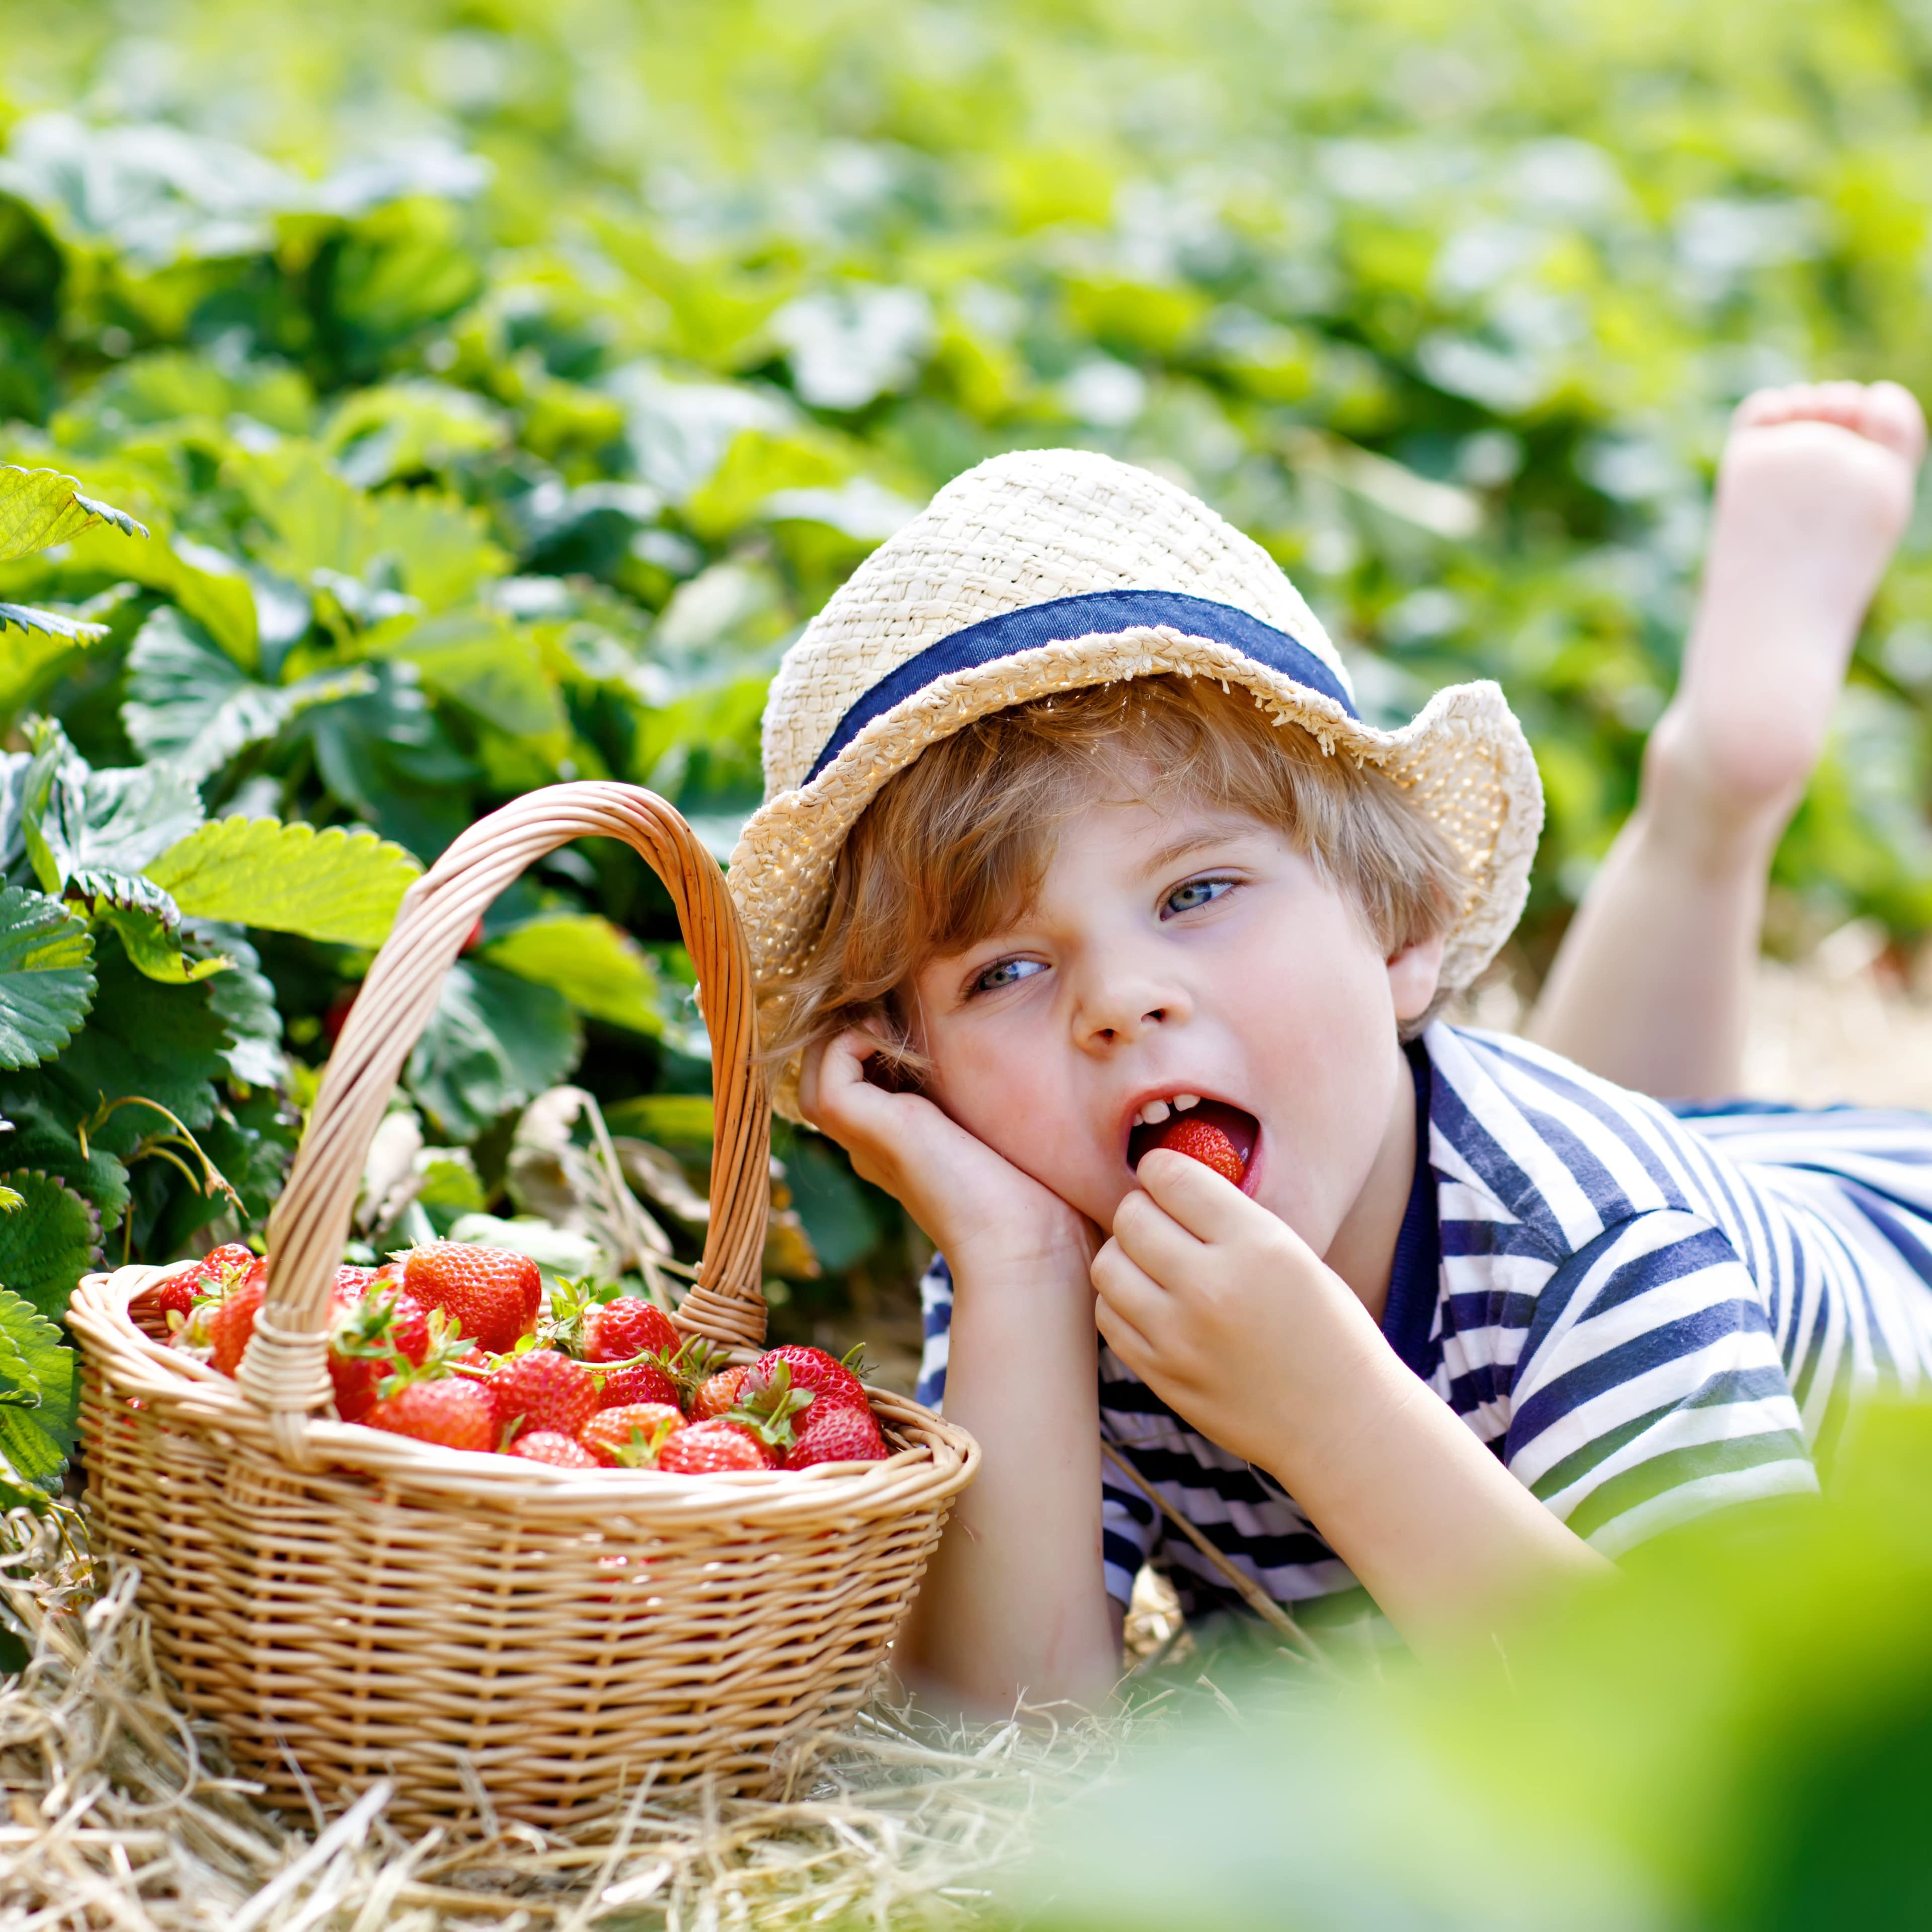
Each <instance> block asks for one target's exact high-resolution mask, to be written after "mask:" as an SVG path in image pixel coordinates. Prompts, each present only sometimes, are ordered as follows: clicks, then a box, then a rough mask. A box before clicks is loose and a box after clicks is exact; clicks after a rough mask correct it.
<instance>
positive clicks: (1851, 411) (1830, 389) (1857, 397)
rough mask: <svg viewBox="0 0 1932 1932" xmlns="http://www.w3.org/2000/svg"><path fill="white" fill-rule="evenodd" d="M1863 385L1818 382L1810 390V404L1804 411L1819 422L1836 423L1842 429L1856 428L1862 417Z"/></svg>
mask: <svg viewBox="0 0 1932 1932" xmlns="http://www.w3.org/2000/svg"><path fill="white" fill-rule="evenodd" d="M1864 413H1865V386H1864V383H1818V384H1817V385H1816V386H1814V389H1812V391H1811V407H1810V408H1809V409H1808V410H1806V411H1805V414H1806V415H1807V416H1814V417H1816V418H1817V419H1818V421H1819V422H1832V423H1836V424H1838V425H1839V427H1840V428H1843V429H1852V430H1855V429H1857V428H1858V427H1859V425H1861V423H1862V422H1863V421H1864Z"/></svg>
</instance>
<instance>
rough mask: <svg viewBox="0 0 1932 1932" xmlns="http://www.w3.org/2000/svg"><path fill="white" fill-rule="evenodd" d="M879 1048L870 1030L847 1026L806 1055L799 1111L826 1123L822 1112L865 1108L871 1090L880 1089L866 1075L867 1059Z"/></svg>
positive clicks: (845, 1113)
mask: <svg viewBox="0 0 1932 1932" xmlns="http://www.w3.org/2000/svg"><path fill="white" fill-rule="evenodd" d="M876 1051H877V1041H876V1040H874V1039H873V1037H872V1036H871V1034H868V1033H866V1032H865V1031H862V1030H861V1029H860V1028H857V1027H848V1028H846V1030H845V1031H844V1032H843V1033H841V1034H835V1035H834V1036H833V1037H832V1038H831V1039H830V1040H827V1041H826V1042H825V1043H824V1044H823V1046H820V1047H816V1048H814V1049H813V1050H812V1052H811V1054H810V1055H808V1056H807V1058H806V1060H805V1078H804V1079H801V1080H800V1081H799V1112H801V1113H802V1114H803V1115H805V1118H806V1119H807V1120H808V1121H811V1124H812V1125H813V1126H814V1127H822V1126H823V1125H825V1122H824V1121H822V1120H820V1119H819V1118H817V1116H818V1115H820V1114H828V1115H838V1116H841V1117H847V1116H850V1115H851V1114H852V1112H853V1109H854V1108H855V1107H856V1108H859V1109H863V1107H864V1106H865V1100H866V1097H867V1096H868V1094H877V1093H878V1092H879V1091H880V1090H879V1089H878V1088H875V1087H874V1086H873V1085H871V1082H869V1081H868V1080H867V1079H866V1078H865V1062H866V1060H867V1059H868V1057H869V1056H870V1055H871V1054H872V1053H874V1052H876ZM808 1083H809V1085H808ZM882 1097H883V1096H882Z"/></svg>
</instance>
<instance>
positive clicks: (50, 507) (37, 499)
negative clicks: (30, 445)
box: [0, 464, 148, 563]
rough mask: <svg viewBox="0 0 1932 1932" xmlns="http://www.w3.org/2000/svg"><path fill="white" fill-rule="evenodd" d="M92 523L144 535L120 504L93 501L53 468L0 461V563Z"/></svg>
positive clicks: (42, 547) (77, 532)
mask: <svg viewBox="0 0 1932 1932" xmlns="http://www.w3.org/2000/svg"><path fill="white" fill-rule="evenodd" d="M95 523H112V524H113V526H115V529H118V530H121V531H122V532H124V533H125V534H126V535H129V536H130V537H131V536H145V535H147V534H148V529H147V526H146V525H145V523H136V521H135V520H134V519H133V517H130V516H129V515H128V514H127V512H126V511H124V510H116V509H114V508H111V507H110V505H107V504H106V503H97V502H95V500H94V499H92V497H91V496H83V495H82V494H81V493H80V484H78V483H77V482H76V481H74V478H72V477H71V476H63V475H62V474H61V473H60V472H59V471H58V469H14V468H13V466H11V465H10V464H0V563H10V562H12V561H13V559H14V558H16V557H18V556H32V555H33V553H34V551H35V550H50V549H52V547H53V546H54V545H55V544H59V543H65V542H67V541H68V540H69V539H70V538H74V537H77V536H78V535H80V533H81V532H82V531H83V530H84V529H88V528H89V526H92V525H93V524H95Z"/></svg>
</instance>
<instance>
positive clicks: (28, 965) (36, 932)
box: [0, 886, 94, 1068]
mask: <svg viewBox="0 0 1932 1932" xmlns="http://www.w3.org/2000/svg"><path fill="white" fill-rule="evenodd" d="M93 960H94V942H93V941H92V940H91V939H90V938H89V937H88V932H87V927H86V922H84V921H83V920H80V919H77V918H75V917H74V914H73V913H71V912H69V911H68V910H67V908H66V907H65V906H63V905H62V904H60V903H59V902H58V901H57V900H55V899H50V898H46V897H44V896H43V895H41V894H40V893H39V892H26V891H23V889H21V888H20V887H19V886H8V887H7V888H6V889H5V890H4V891H0V1067H7V1068H13V1067H32V1066H34V1065H35V1064H37V1063H38V1062H39V1061H43V1060H46V1059H49V1058H52V1056H53V1055H55V1054H57V1053H58V1052H60V1050H61V1049H62V1047H64V1046H66V1045H67V1043H68V1041H69V1040H71V1039H72V1038H73V1037H74V1031H75V1029H76V1028H77V1027H79V1026H80V1023H81V1022H82V1021H83V1020H84V1019H86V1017H87V1010H88V1008H89V1007H90V1006H91V1005H92V1004H93V1001H94V974H93V972H92V965H93Z"/></svg>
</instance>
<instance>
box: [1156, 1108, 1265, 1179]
mask: <svg viewBox="0 0 1932 1932" xmlns="http://www.w3.org/2000/svg"><path fill="white" fill-rule="evenodd" d="M1154 1145H1155V1146H1156V1147H1163V1148H1171V1149H1172V1151H1174V1152H1175V1153H1176V1154H1185V1155H1187V1158H1188V1159H1189V1160H1198V1161H1199V1163H1201V1165H1202V1166H1203V1167H1211V1168H1212V1169H1214V1172H1216V1173H1217V1174H1218V1175H1220V1176H1221V1177H1222V1178H1223V1180H1226V1181H1232V1182H1233V1183H1234V1184H1235V1186H1236V1187H1240V1186H1241V1176H1242V1175H1244V1174H1245V1173H1247V1166H1246V1165H1245V1164H1244V1162H1243V1161H1242V1159H1241V1155H1240V1154H1239V1153H1238V1152H1237V1151H1236V1150H1235V1144H1234V1142H1232V1141H1231V1140H1230V1139H1229V1138H1228V1136H1226V1134H1225V1133H1223V1132H1222V1131H1221V1130H1220V1128H1219V1127H1217V1126H1215V1124H1214V1122H1213V1121H1203V1120H1200V1119H1198V1118H1196V1116H1195V1115H1192V1114H1177V1115H1175V1117H1174V1118H1173V1119H1172V1120H1171V1121H1169V1122H1168V1124H1167V1125H1166V1127H1164V1128H1163V1130H1161V1136H1160V1139H1158V1140H1157V1141H1156V1142H1154Z"/></svg>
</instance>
